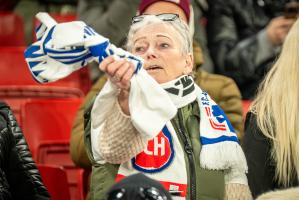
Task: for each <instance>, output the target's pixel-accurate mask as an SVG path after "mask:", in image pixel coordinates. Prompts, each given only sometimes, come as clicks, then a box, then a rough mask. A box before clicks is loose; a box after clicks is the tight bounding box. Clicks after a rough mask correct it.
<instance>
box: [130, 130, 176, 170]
mask: <svg viewBox="0 0 299 200" xmlns="http://www.w3.org/2000/svg"><path fill="white" fill-rule="evenodd" d="M173 157H174V150H173V142H172V138H171V134H170V132H169V130H168V128H167V127H166V126H164V128H163V129H162V131H161V132H160V133H159V134H158V135H157V136H156V137H154V138H153V139H151V140H149V141H148V144H147V148H146V149H145V150H144V151H143V152H141V153H139V154H138V155H137V156H136V157H135V158H133V159H132V166H133V167H134V168H135V169H136V170H138V171H141V172H145V173H155V172H160V171H162V170H163V169H165V168H166V167H168V166H169V165H170V164H171V162H172V160H173Z"/></svg>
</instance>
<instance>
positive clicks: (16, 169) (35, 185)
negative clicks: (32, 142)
mask: <svg viewBox="0 0 299 200" xmlns="http://www.w3.org/2000/svg"><path fill="white" fill-rule="evenodd" d="M49 199H50V195H49V193H48V191H47V189H46V187H45V186H44V185H43V183H42V180H41V177H40V174H39V171H38V170H37V168H36V165H35V163H34V161H33V160H32V156H31V153H30V151H29V148H28V145H27V143H26V141H25V138H24V135H23V133H22V131H21V129H20V127H19V126H18V124H17V122H16V119H15V117H14V115H13V113H12V112H11V110H10V108H9V107H8V106H7V105H6V104H4V103H2V102H0V200H49Z"/></svg>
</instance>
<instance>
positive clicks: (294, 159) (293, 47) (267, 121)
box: [251, 20, 299, 186]
mask: <svg viewBox="0 0 299 200" xmlns="http://www.w3.org/2000/svg"><path fill="white" fill-rule="evenodd" d="M251 109H252V112H253V113H255V114H256V116H257V124H258V126H259V128H260V129H261V131H262V133H263V134H264V135H265V136H266V137H268V138H269V139H270V140H271V142H272V144H273V147H272V150H271V157H272V158H273V159H274V161H275V162H276V171H275V178H276V180H278V182H279V183H280V184H282V185H284V186H289V185H290V182H291V179H292V175H294V173H297V179H298V175H299V135H298V134H299V21H298V20H297V21H296V22H295V24H294V25H293V27H292V28H291V29H290V31H289V33H288V35H287V36H286V38H285V41H284V44H283V47H282V51H281V53H280V56H279V58H278V59H277V61H276V62H275V64H274V66H273V67H272V68H271V70H270V71H269V72H268V74H267V75H266V77H265V79H264V80H263V82H262V84H261V86H260V88H259V92H258V95H257V98H256V99H255V101H254V102H253V105H252V108H251ZM253 148H254V147H253Z"/></svg>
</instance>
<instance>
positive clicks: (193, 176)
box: [85, 13, 251, 200]
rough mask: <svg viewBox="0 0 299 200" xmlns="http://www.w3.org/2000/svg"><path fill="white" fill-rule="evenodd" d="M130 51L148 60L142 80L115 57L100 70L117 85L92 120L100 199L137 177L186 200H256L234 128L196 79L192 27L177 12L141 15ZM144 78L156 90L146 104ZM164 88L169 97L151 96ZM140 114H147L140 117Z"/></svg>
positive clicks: (89, 138)
mask: <svg viewBox="0 0 299 200" xmlns="http://www.w3.org/2000/svg"><path fill="white" fill-rule="evenodd" d="M127 49H128V51H129V52H131V53H132V54H133V55H136V56H139V57H141V58H142V59H143V60H144V63H143V68H142V69H141V70H140V72H138V73H137V75H136V77H134V78H136V79H133V78H132V76H133V73H134V69H133V66H132V63H131V62H130V61H127V60H124V59H114V57H113V56H111V57H108V58H106V59H104V60H103V61H102V62H101V63H100V69H101V70H102V71H104V72H105V73H106V75H107V77H108V78H109V81H108V82H107V83H106V85H105V87H104V88H103V90H102V91H101V92H100V94H99V95H98V96H97V97H96V100H95V101H94V104H93V106H92V114H91V113H90V112H88V111H87V113H86V118H85V119H86V124H85V145H86V149H87V152H88V155H89V158H90V160H91V161H92V164H93V167H92V176H91V177H92V178H91V197H92V199H94V200H96V199H102V198H103V196H104V194H105V193H106V191H107V189H108V188H109V187H110V186H111V185H112V184H113V183H114V181H115V180H120V179H122V178H124V177H126V176H129V175H132V174H134V173H137V172H141V173H143V174H145V175H147V176H149V177H150V178H153V179H155V180H157V181H159V182H161V183H162V184H163V185H164V187H165V188H166V189H167V190H169V192H170V193H171V194H173V195H178V196H180V197H181V198H183V199H192V200H195V199H201V198H204V197H207V198H213V199H223V198H227V199H234V198H235V199H251V194H250V191H249V189H248V186H247V180H246V175H245V171H246V168H247V165H246V159H245V157H244V155H243V152H242V149H241V147H240V146H239V144H238V139H237V136H236V134H235V133H234V128H233V127H232V125H231V124H230V122H229V120H228V119H227V117H226V116H225V114H224V112H223V111H222V110H221V108H220V107H219V106H217V105H216V104H215V103H213V100H211V99H210V97H209V96H208V94H207V93H206V92H202V91H201V89H200V88H199V87H198V86H197V85H196V83H195V82H194V81H193V79H192V76H191V74H192V70H193V66H194V64H193V51H192V40H191V37H190V33H189V29H188V26H187V24H186V23H185V22H184V21H183V20H180V18H179V16H178V15H176V14H172V13H168V14H159V15H140V16H136V17H134V18H133V21H132V26H131V28H130V31H129V34H128V40H127ZM141 76H142V84H143V85H145V86H146V88H148V89H147V90H146V91H147V93H146V94H147V95H146V96H142V98H141V96H140V98H139V95H141V94H138V91H140V90H138V89H136V87H135V88H134V87H133V86H140V83H138V84H137V85H136V84H135V85H134V83H136V82H135V81H136V80H138V79H139V78H141ZM138 77H139V78H138ZM146 77H147V78H146ZM131 78H132V82H131ZM153 79H154V80H153ZM133 80H135V81H133ZM151 81H153V82H151ZM156 89H157V90H156ZM158 89H164V90H161V93H160V94H159V96H156V95H157V93H155V95H151V94H153V92H154V91H158ZM109 90H114V92H112V91H109ZM116 91H118V92H116ZM159 91H160V90H159ZM131 92H132V93H131ZM105 94H110V95H105ZM131 94H132V95H133V94H134V95H133V96H130V100H129V95H131ZM135 95H137V96H135ZM134 96H135V100H136V103H137V102H138V103H137V104H135V103H134ZM148 101H151V102H153V104H155V103H156V105H159V106H160V104H161V103H164V104H165V102H168V101H169V102H168V103H167V105H165V106H166V107H164V106H163V107H161V109H158V108H153V107H152V105H149V104H148ZM106 103H107V104H108V103H109V105H110V106H107V104H106ZM129 103H130V107H129ZM146 105H148V107H147V106H146ZM143 106H145V107H143ZM169 106H170V107H171V108H172V106H173V107H176V109H175V110H176V112H174V115H175V116H174V117H171V120H170V121H168V122H166V124H164V122H163V126H164V128H163V129H162V127H160V126H159V127H157V128H159V129H157V130H158V131H157V132H156V130H155V131H153V130H152V129H151V128H152V127H156V125H157V123H159V122H160V121H159V120H158V119H161V118H160V117H162V116H164V114H162V113H161V112H162V110H163V109H162V108H169V109H170V107H169ZM109 108H110V109H109ZM135 108H136V109H137V108H139V109H137V110H136V111H137V112H132V110H133V109H135ZM177 109H178V110H177ZM169 112H170V110H167V111H165V113H169ZM133 113H134V114H133ZM144 113H145V114H144ZM146 113H148V115H147V114H146ZM171 113H172V112H171ZM131 114H132V115H131ZM136 115H137V116H136ZM135 117H136V118H135ZM144 118H147V119H148V120H149V121H147V120H145V119H144ZM100 119H103V120H100ZM99 120H100V121H101V122H99ZM136 120H137V121H138V122H140V123H137V121H136ZM137 124H138V125H137ZM148 124H150V126H149V127H148ZM145 127H148V128H145ZM143 128H145V129H143ZM160 128H161V129H162V130H161V129H160ZM141 130H142V131H141ZM209 133H210V134H212V135H213V136H215V138H211V137H213V136H212V135H210V134H209ZM205 134H207V135H205ZM222 134H224V135H222ZM214 148H215V149H214ZM159 149H160V150H159ZM217 157H218V158H217ZM213 159H215V160H214V161H213ZM177 169H180V170H177ZM176 198H177V197H176Z"/></svg>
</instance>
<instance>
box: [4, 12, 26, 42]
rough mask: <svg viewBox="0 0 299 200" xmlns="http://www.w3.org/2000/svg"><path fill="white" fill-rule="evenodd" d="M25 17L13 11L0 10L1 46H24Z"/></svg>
mask: <svg viewBox="0 0 299 200" xmlns="http://www.w3.org/2000/svg"><path fill="white" fill-rule="evenodd" d="M24 45H25V35H24V24H23V19H22V18H21V17H20V16H18V15H17V14H16V13H13V12H0V46H24Z"/></svg>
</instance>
